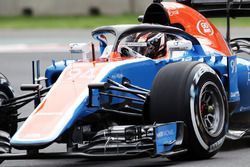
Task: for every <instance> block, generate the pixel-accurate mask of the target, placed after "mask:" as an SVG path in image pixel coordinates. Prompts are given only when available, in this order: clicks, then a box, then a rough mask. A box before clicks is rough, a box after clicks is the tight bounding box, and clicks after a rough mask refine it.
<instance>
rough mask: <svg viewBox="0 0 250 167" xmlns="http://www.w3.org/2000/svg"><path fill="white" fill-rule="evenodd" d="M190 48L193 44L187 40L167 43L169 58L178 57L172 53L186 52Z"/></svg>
mask: <svg viewBox="0 0 250 167" xmlns="http://www.w3.org/2000/svg"><path fill="white" fill-rule="evenodd" d="M192 48H193V44H192V42H191V41H188V40H179V41H167V49H168V51H169V58H172V57H176V55H179V54H173V52H175V51H188V50H191V49H192ZM174 55H175V56H174ZM177 57H179V56H177Z"/></svg>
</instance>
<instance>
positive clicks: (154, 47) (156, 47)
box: [136, 32, 167, 59]
mask: <svg viewBox="0 0 250 167" xmlns="http://www.w3.org/2000/svg"><path fill="white" fill-rule="evenodd" d="M136 41H137V42H146V43H147V47H146V48H144V50H143V52H142V51H141V53H143V55H144V56H147V57H150V58H152V59H155V58H158V57H162V56H165V55H166V43H167V40H166V36H165V34H164V33H155V32H147V33H145V32H144V33H140V34H138V35H137V37H136Z"/></svg>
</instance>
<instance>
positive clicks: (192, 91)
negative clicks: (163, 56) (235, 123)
mask: <svg viewBox="0 0 250 167" xmlns="http://www.w3.org/2000/svg"><path fill="white" fill-rule="evenodd" d="M148 119H149V121H150V122H151V123H154V122H156V123H166V122H173V121H184V122H185V124H186V129H187V133H188V137H187V139H186V142H187V143H186V145H185V147H187V148H188V152H187V154H186V155H184V156H183V155H180V156H175V157H170V158H172V159H175V160H182V159H204V158H209V157H212V156H213V155H215V154H216V153H217V152H218V150H219V149H220V147H221V146H222V144H223V142H224V139H225V135H226V132H227V128H228V106H227V97H226V93H225V90H224V87H223V84H222V83H221V81H220V78H219V77H218V75H217V74H216V72H215V71H214V70H213V69H212V68H210V67H209V66H208V65H206V64H204V63H200V62H179V63H173V64H168V65H166V66H165V67H163V68H162V69H161V70H160V71H159V72H158V74H157V76H156V77H155V80H154V82H153V86H152V90H151V94H150V100H149V111H148Z"/></svg>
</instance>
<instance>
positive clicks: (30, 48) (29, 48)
mask: <svg viewBox="0 0 250 167" xmlns="http://www.w3.org/2000/svg"><path fill="white" fill-rule="evenodd" d="M68 50H69V46H68V45H65V44H56V43H50V44H6V45H0V53H37V52H39V53H43V52H68Z"/></svg>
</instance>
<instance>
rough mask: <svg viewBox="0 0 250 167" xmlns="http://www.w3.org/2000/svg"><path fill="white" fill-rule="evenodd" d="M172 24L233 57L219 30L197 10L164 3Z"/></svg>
mask: <svg viewBox="0 0 250 167" xmlns="http://www.w3.org/2000/svg"><path fill="white" fill-rule="evenodd" d="M162 5H163V6H164V8H165V9H166V11H167V13H168V16H169V19H170V23H171V24H181V25H182V26H183V27H184V28H185V31H186V32H187V33H189V34H191V35H193V36H195V37H196V38H197V39H198V40H199V42H200V43H201V44H203V45H207V46H209V47H211V48H213V49H216V50H217V51H219V52H222V53H223V54H225V55H226V56H230V55H232V53H231V52H230V49H229V48H228V45H227V43H226V41H225V40H224V38H223V36H222V35H221V33H220V32H219V30H218V29H217V28H216V27H215V26H214V25H213V24H212V23H211V22H210V21H209V20H208V19H207V18H205V17H204V16H203V15H201V14H200V13H199V12H197V11H196V10H194V9H192V8H190V7H188V6H185V5H183V4H180V3H176V2H162Z"/></svg>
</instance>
